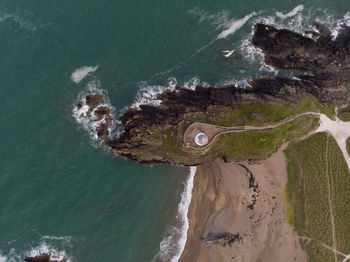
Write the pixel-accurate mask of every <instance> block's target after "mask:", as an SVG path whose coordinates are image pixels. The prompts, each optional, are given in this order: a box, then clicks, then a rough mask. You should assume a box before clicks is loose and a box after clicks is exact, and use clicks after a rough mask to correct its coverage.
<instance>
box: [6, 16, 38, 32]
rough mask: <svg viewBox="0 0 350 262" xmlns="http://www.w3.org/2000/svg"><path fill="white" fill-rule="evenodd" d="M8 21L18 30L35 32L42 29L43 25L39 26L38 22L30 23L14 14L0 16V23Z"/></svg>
mask: <svg viewBox="0 0 350 262" xmlns="http://www.w3.org/2000/svg"><path fill="white" fill-rule="evenodd" d="M8 19H11V20H12V21H13V22H15V23H16V24H17V25H18V26H19V27H20V28H23V29H26V30H30V31H35V30H36V29H37V28H41V27H44V25H42V24H40V23H39V22H31V21H29V20H27V19H24V18H22V17H20V16H18V15H15V14H9V13H3V14H0V22H2V21H6V20H8Z"/></svg>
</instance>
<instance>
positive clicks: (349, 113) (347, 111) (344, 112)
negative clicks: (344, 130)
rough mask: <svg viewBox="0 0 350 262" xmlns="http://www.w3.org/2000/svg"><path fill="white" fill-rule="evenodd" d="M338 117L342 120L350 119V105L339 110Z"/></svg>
mask: <svg viewBox="0 0 350 262" xmlns="http://www.w3.org/2000/svg"><path fill="white" fill-rule="evenodd" d="M338 117H339V119H340V120H342V121H350V107H347V108H344V109H341V110H339V112H338Z"/></svg>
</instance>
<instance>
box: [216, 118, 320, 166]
mask: <svg viewBox="0 0 350 262" xmlns="http://www.w3.org/2000/svg"><path fill="white" fill-rule="evenodd" d="M317 123H318V118H317V117H313V116H305V117H300V118H297V119H295V120H294V121H291V122H289V123H286V124H284V125H281V126H279V127H276V128H274V129H268V130H263V131H247V132H242V133H226V134H221V135H220V136H219V137H218V139H217V142H216V143H215V144H214V145H213V148H212V151H214V152H216V153H217V154H218V155H226V156H228V157H229V158H231V159H235V160H242V159H257V160H262V159H266V158H267V157H268V156H270V155H271V154H272V153H273V152H275V151H276V150H277V149H278V148H279V146H280V145H281V144H282V143H284V142H286V141H289V140H292V139H296V138H299V137H301V136H303V135H305V134H307V133H308V132H310V131H311V130H313V129H314V128H315V126H316V125H317Z"/></svg>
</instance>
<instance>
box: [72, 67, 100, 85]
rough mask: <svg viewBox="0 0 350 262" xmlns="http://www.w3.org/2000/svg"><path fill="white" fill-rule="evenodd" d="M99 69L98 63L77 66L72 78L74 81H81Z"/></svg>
mask: <svg viewBox="0 0 350 262" xmlns="http://www.w3.org/2000/svg"><path fill="white" fill-rule="evenodd" d="M97 69H98V65H97V66H83V67H80V68H77V69H75V70H74V72H73V73H72V76H71V79H72V81H73V82H75V83H79V82H80V81H81V80H83V79H84V78H85V77H86V76H87V75H88V74H89V73H92V72H95V71H96V70H97Z"/></svg>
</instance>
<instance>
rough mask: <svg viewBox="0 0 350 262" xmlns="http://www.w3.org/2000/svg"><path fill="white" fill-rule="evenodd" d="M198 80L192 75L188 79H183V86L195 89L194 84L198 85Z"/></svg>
mask: <svg viewBox="0 0 350 262" xmlns="http://www.w3.org/2000/svg"><path fill="white" fill-rule="evenodd" d="M199 83H200V80H199V78H197V77H193V78H191V79H190V80H187V81H185V83H184V88H187V89H190V90H195V88H196V86H197V85H199Z"/></svg>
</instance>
